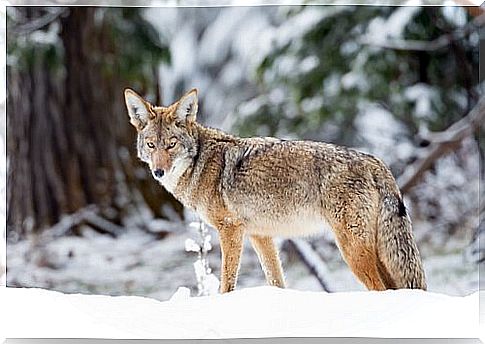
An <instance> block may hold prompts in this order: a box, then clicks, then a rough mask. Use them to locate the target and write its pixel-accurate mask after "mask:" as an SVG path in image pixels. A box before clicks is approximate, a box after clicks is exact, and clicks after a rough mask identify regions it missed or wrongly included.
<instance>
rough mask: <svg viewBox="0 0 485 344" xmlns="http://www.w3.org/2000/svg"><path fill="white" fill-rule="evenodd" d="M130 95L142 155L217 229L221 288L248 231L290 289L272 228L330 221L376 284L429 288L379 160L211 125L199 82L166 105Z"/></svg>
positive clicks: (346, 254)
mask: <svg viewBox="0 0 485 344" xmlns="http://www.w3.org/2000/svg"><path fill="white" fill-rule="evenodd" d="M125 102H126V106H127V108H128V114H129V117H130V123H131V124H132V125H133V126H134V127H135V128H136V130H137V132H138V141H137V150H138V157H139V158H140V159H141V160H142V161H144V162H146V163H147V164H148V165H149V167H150V170H151V173H152V175H153V177H154V178H155V179H156V180H157V181H158V182H160V183H161V184H162V185H163V186H164V187H165V188H166V189H167V190H168V191H169V192H170V193H172V194H173V195H174V196H175V197H176V198H177V199H178V200H179V201H180V202H181V203H182V204H183V205H184V206H186V207H188V208H190V209H192V210H194V211H195V212H196V213H198V215H199V216H200V217H201V218H202V220H203V221H204V222H206V223H208V224H210V225H211V226H213V227H214V228H215V229H216V230H217V231H218V233H219V238H220V245H221V253H222V267H221V286H220V291H221V293H225V292H229V291H232V290H234V288H235V286H236V281H237V275H238V270H239V265H240V259H241V254H242V248H243V239H244V235H245V234H247V235H248V236H249V240H250V241H251V244H252V246H253V248H254V249H255V251H256V253H257V255H258V258H259V261H260V263H261V266H262V268H263V271H264V274H265V276H266V280H267V282H268V284H270V285H272V286H277V287H281V288H284V286H285V281H284V275H283V269H282V266H281V262H280V259H279V256H278V251H277V248H276V247H275V244H274V242H273V237H275V236H281V237H294V236H306V235H310V234H313V233H317V232H319V231H321V230H323V229H324V228H325V227H328V228H331V229H332V230H333V232H334V234H335V238H336V241H337V245H338V247H339V249H340V252H341V253H342V256H343V258H344V260H345V262H346V263H347V265H348V266H349V267H350V269H351V270H352V272H353V273H354V274H355V276H356V277H357V278H358V279H359V280H360V281H361V282H362V283H363V284H364V285H365V286H366V287H367V288H368V289H370V290H385V289H396V288H419V289H426V282H425V277H424V271H423V268H422V264H421V258H420V255H419V252H418V248H417V246H416V244H415V241H414V238H413V233H412V230H411V220H410V218H409V215H408V213H407V211H406V207H405V206H404V203H403V200H402V195H401V192H400V190H399V188H398V186H397V185H396V182H395V180H394V178H393V176H392V174H391V172H390V171H389V169H388V168H387V167H386V166H385V165H384V163H382V162H381V161H380V160H379V159H377V158H375V157H373V156H372V155H369V154H364V153H361V152H358V151H355V150H352V149H348V148H346V147H341V146H337V145H334V144H329V143H323V142H313V141H287V140H280V139H277V138H272V137H264V138H263V137H253V138H240V137H236V136H233V135H230V134H227V133H225V132H222V131H220V130H218V129H213V128H209V127H206V126H203V125H201V124H199V123H198V122H196V115H197V107H198V101H197V90H196V89H192V90H191V91H189V92H187V93H186V94H185V95H183V96H182V97H181V98H180V99H179V100H178V101H176V102H175V103H173V104H172V105H170V106H167V107H164V106H155V105H152V104H150V103H149V102H148V101H146V100H144V99H143V98H142V97H141V96H139V95H138V94H137V93H135V92H134V91H133V90H131V89H126V90H125Z"/></svg>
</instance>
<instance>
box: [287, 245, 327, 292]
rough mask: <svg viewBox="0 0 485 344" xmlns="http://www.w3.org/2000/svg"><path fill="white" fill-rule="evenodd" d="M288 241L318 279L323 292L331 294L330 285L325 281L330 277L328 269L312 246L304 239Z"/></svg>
mask: <svg viewBox="0 0 485 344" xmlns="http://www.w3.org/2000/svg"><path fill="white" fill-rule="evenodd" d="M288 241H289V242H290V243H291V244H292V245H293V247H294V248H295V249H296V252H297V253H298V255H299V256H300V258H301V260H302V261H303V263H305V265H306V266H307V267H308V268H309V269H310V271H311V272H312V274H313V275H314V276H315V277H316V279H317V280H318V283H320V285H321V286H322V288H323V290H325V291H326V292H331V290H330V289H329V287H328V283H327V282H326V281H325V278H326V276H328V269H327V267H326V266H325V263H324V262H323V261H322V259H321V258H320V256H319V255H318V254H317V253H316V252H315V250H314V249H313V248H312V247H311V245H310V244H309V243H308V242H307V241H305V240H303V239H290V240H288Z"/></svg>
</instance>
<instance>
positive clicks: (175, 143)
mask: <svg viewBox="0 0 485 344" xmlns="http://www.w3.org/2000/svg"><path fill="white" fill-rule="evenodd" d="M176 145H177V139H175V138H173V139H172V140H170V143H169V144H168V146H167V149H172V148H173V147H175V146H176Z"/></svg>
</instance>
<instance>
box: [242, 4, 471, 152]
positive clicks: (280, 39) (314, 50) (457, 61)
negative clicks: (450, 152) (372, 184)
mask: <svg viewBox="0 0 485 344" xmlns="http://www.w3.org/2000/svg"><path fill="white" fill-rule="evenodd" d="M277 20H278V30H277V31H276V32H277V34H276V35H275V36H274V37H273V40H272V42H271V44H272V49H268V52H267V54H265V55H264V58H262V59H261V63H260V65H259V67H258V70H257V73H256V81H257V83H258V85H259V88H260V92H258V95H257V101H254V99H253V100H252V101H253V103H254V105H257V106H248V107H245V106H241V107H240V110H239V114H240V115H241V116H240V117H241V120H240V121H239V123H238V129H239V130H240V131H241V133H243V134H244V135H252V134H254V133H258V131H259V132H260V133H261V134H269V135H285V134H293V133H295V134H296V135H297V136H299V137H303V138H320V137H321V132H322V130H324V131H325V130H326V132H325V134H326V135H325V137H326V139H327V140H330V141H334V142H337V143H341V144H348V145H354V146H355V145H361V144H362V142H359V139H361V138H360V137H359V135H356V134H358V133H357V131H356V129H355V127H354V124H355V123H354V120H355V119H356V118H357V115H358V114H360V113H362V112H363V111H365V108H366V107H368V106H369V105H370V104H372V103H375V104H380V106H382V107H384V108H386V109H392V110H391V112H392V115H393V116H394V117H395V118H396V119H397V120H398V121H400V122H401V123H402V124H404V125H405V126H406V128H407V130H408V136H409V137H410V138H411V137H413V136H415V134H416V133H418V131H419V130H423V129H426V130H427V129H429V130H443V129H445V128H446V127H447V126H449V125H450V124H451V123H453V122H454V121H456V120H458V119H459V118H461V117H463V116H464V115H465V114H466V113H468V111H470V109H471V108H472V107H473V105H474V104H475V103H476V102H477V100H478V91H477V84H478V79H477V76H478V44H477V42H476V40H477V37H476V32H477V27H476V25H475V26H474V25H471V26H470V27H469V28H468V29H470V30H467V31H466V34H462V35H456V37H455V36H453V33H454V32H455V31H463V28H464V27H465V26H466V25H467V24H470V22H471V21H472V20H473V17H472V16H471V15H470V14H468V13H467V12H465V11H464V10H463V9H461V8H445V9H443V8H437V7H434V8H433V7H432V8H427V7H373V6H367V7H365V6H360V7H358V8H355V7H353V6H340V7H339V6H332V7H320V8H319V7H313V6H302V7H292V8H290V9H289V10H288V11H286V13H282V15H280V16H279V18H278V19H277ZM296 22H298V23H299V22H307V23H309V24H308V25H305V24H303V25H302V24H300V28H299V29H298V30H290V28H291V27H292V26H293V25H295V23H296ZM471 33H475V35H474V36H473V35H471ZM437 39H440V41H439V42H438V43H439V44H435V45H437V46H436V47H434V46H433V44H431V43H436V42H434V40H437ZM408 41H409V42H411V41H412V43H416V42H418V43H420V44H419V45H418V46H417V47H416V45H415V44H413V45H411V44H407V43H408ZM246 108H249V109H250V111H245V109H246ZM415 139H416V140H419V137H418V136H416V137H415ZM416 144H417V145H418V144H419V142H416Z"/></svg>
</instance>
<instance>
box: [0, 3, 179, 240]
mask: <svg viewBox="0 0 485 344" xmlns="http://www.w3.org/2000/svg"><path fill="white" fill-rule="evenodd" d="M140 11H141V10H140V9H136V8H128V9H122V8H101V7H96V8H95V7H69V8H59V7H57V8H56V7H54V8H41V7H10V8H9V10H8V33H9V35H8V42H7V44H8V46H7V54H8V60H9V62H8V75H7V78H8V79H7V80H8V111H7V122H8V123H7V125H8V133H9V135H8V146H7V156H8V164H9V166H8V171H9V172H8V191H7V193H8V196H7V202H8V211H7V217H8V220H7V222H8V230H9V232H10V231H15V232H17V233H19V234H25V233H27V232H31V231H38V230H39V229H41V228H43V227H45V226H50V225H53V224H54V223H56V222H58V221H59V220H60V218H61V216H62V215H63V214H69V213H73V212H76V211H78V210H80V209H82V208H84V207H86V206H88V205H95V209H96V212H97V215H99V216H101V217H103V218H104V219H105V220H106V219H107V220H109V222H99V223H98V224H97V225H96V224H91V225H93V226H94V227H95V228H96V227H101V228H98V229H100V230H105V231H106V230H108V231H109V228H108V227H109V226H108V227H106V226H104V225H103V223H113V224H125V225H127V224H131V225H143V223H136V222H129V220H130V219H137V218H141V221H143V220H146V219H147V216H146V214H148V215H150V214H154V215H156V216H163V215H164V214H163V211H162V209H161V206H160V205H161V203H162V201H168V202H171V203H172V205H173V206H174V207H175V208H177V207H178V208H177V209H178V210H180V209H181V208H180V206H179V205H178V204H177V203H176V202H175V201H174V200H173V199H172V198H171V196H169V194H168V193H166V192H165V191H164V190H163V188H161V187H160V186H158V185H157V184H156V183H155V182H154V181H152V178H149V176H147V175H146V171H145V170H146V169H145V168H144V167H143V166H142V165H141V163H139V162H137V161H136V152H135V150H134V142H135V132H134V129H133V128H132V126H131V125H130V124H129V122H128V117H127V115H126V109H125V105H124V99H123V89H124V88H125V87H133V88H135V89H137V90H138V91H140V92H142V93H144V94H148V95H151V96H152V100H153V101H160V99H158V95H159V90H158V73H157V71H158V65H159V63H160V62H169V52H168V49H167V48H166V46H165V45H164V44H162V42H161V40H160V38H159V35H158V33H157V32H156V31H155V30H154V29H153V28H152V27H151V25H150V24H149V23H148V22H147V21H145V20H144V18H143V16H142V15H141V12H140ZM140 213H143V214H144V216H136V217H135V216H130V215H134V214H138V215H140ZM135 221H136V220H135ZM139 221H140V220H139Z"/></svg>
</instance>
